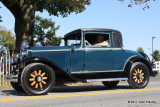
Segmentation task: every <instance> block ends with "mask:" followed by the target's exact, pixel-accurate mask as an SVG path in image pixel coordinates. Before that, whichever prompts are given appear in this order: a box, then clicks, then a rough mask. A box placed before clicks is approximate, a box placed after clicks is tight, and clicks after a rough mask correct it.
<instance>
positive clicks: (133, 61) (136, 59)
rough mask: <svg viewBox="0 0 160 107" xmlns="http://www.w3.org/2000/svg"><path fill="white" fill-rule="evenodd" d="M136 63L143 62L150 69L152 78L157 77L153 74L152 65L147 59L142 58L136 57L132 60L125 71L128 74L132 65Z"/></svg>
mask: <svg viewBox="0 0 160 107" xmlns="http://www.w3.org/2000/svg"><path fill="white" fill-rule="evenodd" d="M135 62H142V63H144V64H145V65H146V66H147V67H148V69H149V72H150V76H153V77H155V76H156V75H155V73H154V72H153V69H152V64H151V63H150V62H149V61H148V60H147V59H145V58H144V57H140V56H135V57H133V58H131V59H130V60H129V61H128V62H127V63H126V66H125V69H124V70H125V72H127V74H128V72H129V71H130V69H131V66H132V64H133V63H135Z"/></svg>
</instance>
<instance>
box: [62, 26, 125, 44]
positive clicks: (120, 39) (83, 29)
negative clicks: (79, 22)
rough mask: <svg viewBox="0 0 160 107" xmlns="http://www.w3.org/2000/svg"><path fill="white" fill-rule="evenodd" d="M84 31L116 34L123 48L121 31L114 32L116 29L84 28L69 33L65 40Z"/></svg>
mask: <svg viewBox="0 0 160 107" xmlns="http://www.w3.org/2000/svg"><path fill="white" fill-rule="evenodd" d="M82 31H102V32H103V31H106V32H112V33H114V35H116V36H117V37H118V39H119V42H120V44H121V46H123V40H122V34H121V32H120V31H118V30H114V29H105V28H82V29H76V30H74V31H71V32H69V33H67V34H66V35H64V39H65V38H67V37H69V36H71V35H74V34H77V33H81V32H82Z"/></svg>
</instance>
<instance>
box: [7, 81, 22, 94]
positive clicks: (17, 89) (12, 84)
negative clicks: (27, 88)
mask: <svg viewBox="0 0 160 107" xmlns="http://www.w3.org/2000/svg"><path fill="white" fill-rule="evenodd" d="M10 83H11V86H12V87H13V89H15V90H16V91H18V92H24V90H23V88H22V86H21V85H20V84H19V83H14V82H10Z"/></svg>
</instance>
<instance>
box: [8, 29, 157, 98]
mask: <svg viewBox="0 0 160 107" xmlns="http://www.w3.org/2000/svg"><path fill="white" fill-rule="evenodd" d="M99 36H101V37H100V39H101V43H100V40H98V38H99ZM103 43H106V44H107V45H97V44H103ZM64 44H65V46H51V47H47V46H46V47H32V48H31V50H29V51H28V53H27V58H23V56H22V55H19V56H18V57H17V60H16V62H14V63H13V64H12V65H13V67H14V70H13V71H12V73H11V75H8V76H7V77H6V78H7V79H8V80H10V81H11V85H12V87H13V88H14V89H15V90H17V91H25V92H26V93H28V94H29V95H42V94H47V93H48V92H49V91H51V90H52V89H53V87H54V85H55V83H56V82H68V81H81V82H92V81H102V83H103V84H104V85H105V86H107V87H108V88H113V87H115V86H116V85H117V84H118V83H119V81H122V80H128V83H129V85H130V86H131V87H132V88H136V89H140V88H144V87H146V86H147V84H148V82H149V78H150V76H156V74H157V73H156V72H153V70H152V66H151V63H150V60H149V58H148V56H147V55H146V54H144V53H138V52H135V51H130V50H125V49H123V41H122V35H121V33H120V32H119V31H117V30H112V29H78V30H75V31H72V32H70V33H68V34H66V35H65V36H64Z"/></svg>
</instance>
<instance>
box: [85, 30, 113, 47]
mask: <svg viewBox="0 0 160 107" xmlns="http://www.w3.org/2000/svg"><path fill="white" fill-rule="evenodd" d="M87 33H97V34H109V41H110V44H109V45H110V46H109V47H104V46H86V44H85V35H86V34H87ZM83 48H113V42H112V32H101V31H85V32H83Z"/></svg>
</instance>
